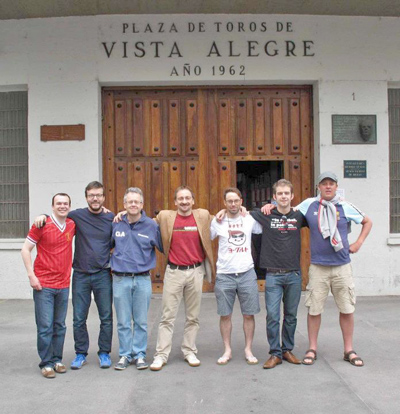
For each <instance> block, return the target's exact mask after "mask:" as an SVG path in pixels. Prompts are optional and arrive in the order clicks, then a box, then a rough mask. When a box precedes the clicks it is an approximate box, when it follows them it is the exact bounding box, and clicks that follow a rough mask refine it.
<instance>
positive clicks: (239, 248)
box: [211, 188, 262, 365]
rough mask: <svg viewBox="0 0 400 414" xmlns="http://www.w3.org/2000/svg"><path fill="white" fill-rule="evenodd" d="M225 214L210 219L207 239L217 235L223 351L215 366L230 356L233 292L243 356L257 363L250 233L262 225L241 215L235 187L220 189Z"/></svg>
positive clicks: (256, 310)
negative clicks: (240, 324) (239, 316)
mask: <svg viewBox="0 0 400 414" xmlns="http://www.w3.org/2000/svg"><path fill="white" fill-rule="evenodd" d="M224 204H225V207H226V215H225V217H224V218H223V220H222V221H220V222H219V221H217V219H215V218H214V219H213V221H212V222H211V239H215V238H216V237H218V240H219V246H218V261H217V278H216V282H215V296H216V298H217V308H218V314H219V315H220V317H221V318H220V330H221V335H222V340H223V342H224V345H225V352H224V354H223V355H222V356H221V357H220V358H219V359H218V361H217V364H218V365H226V364H227V363H228V362H229V360H230V359H231V358H232V349H231V332H232V311H233V305H234V303H235V297H236V294H237V296H238V298H239V302H240V309H241V311H242V314H243V330H244V336H245V349H244V352H245V359H246V362H247V363H248V364H249V365H253V364H257V363H258V360H257V358H256V357H255V356H254V355H253V353H252V350H251V347H252V343H253V337H254V329H255V321H254V315H255V314H257V313H259V312H260V304H259V298H258V285H257V275H256V273H255V271H254V263H253V257H252V255H251V234H252V233H258V234H260V233H262V227H261V225H260V224H258V223H257V222H256V221H255V220H254V219H253V217H251V216H250V215H247V216H245V217H242V216H241V214H240V209H241V206H242V194H241V192H240V191H239V190H238V189H237V188H227V189H226V190H225V192H224Z"/></svg>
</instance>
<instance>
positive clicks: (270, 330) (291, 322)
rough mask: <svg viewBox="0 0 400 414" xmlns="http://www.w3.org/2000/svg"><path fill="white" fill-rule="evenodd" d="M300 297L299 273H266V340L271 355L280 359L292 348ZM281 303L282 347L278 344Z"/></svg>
mask: <svg viewBox="0 0 400 414" xmlns="http://www.w3.org/2000/svg"><path fill="white" fill-rule="evenodd" d="M300 296H301V274H300V272H291V273H285V274H279V273H267V275H266V277H265V305H266V308H267V338H268V342H269V346H270V350H269V353H270V354H271V355H275V356H277V357H279V358H282V354H283V353H284V352H286V351H291V350H292V349H293V348H294V334H295V332H296V325H297V308H298V306H299V302H300ZM281 301H283V326H282V346H281V344H280V316H281Z"/></svg>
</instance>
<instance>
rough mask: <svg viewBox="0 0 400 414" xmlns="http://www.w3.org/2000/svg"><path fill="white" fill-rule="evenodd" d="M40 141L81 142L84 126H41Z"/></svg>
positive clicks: (83, 136) (83, 135)
mask: <svg viewBox="0 0 400 414" xmlns="http://www.w3.org/2000/svg"><path fill="white" fill-rule="evenodd" d="M40 139H41V141H83V140H84V139H85V125H82V124H78V125H42V126H41V127H40Z"/></svg>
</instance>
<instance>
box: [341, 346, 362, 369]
mask: <svg viewBox="0 0 400 414" xmlns="http://www.w3.org/2000/svg"><path fill="white" fill-rule="evenodd" d="M351 355H357V353H356V351H353V350H351V351H349V352H345V353H344V357H343V359H344V360H345V361H347V362H350V364H351V365H354V366H355V367H363V366H364V361H363V360H362V359H361V358H360V357H358V356H357V357H354V358H350V357H351ZM357 361H361V364H356V362H357Z"/></svg>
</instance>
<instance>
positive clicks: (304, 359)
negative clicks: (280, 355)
mask: <svg viewBox="0 0 400 414" xmlns="http://www.w3.org/2000/svg"><path fill="white" fill-rule="evenodd" d="M309 352H312V353H313V354H314V356H313V357H312V356H307V354H308V353H309ZM308 359H309V360H311V362H306V360H308ZM316 360H317V351H316V350H315V349H307V351H306V355H305V356H304V358H303V360H302V361H301V363H302V364H303V365H313V364H314V362H315V361H316Z"/></svg>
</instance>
